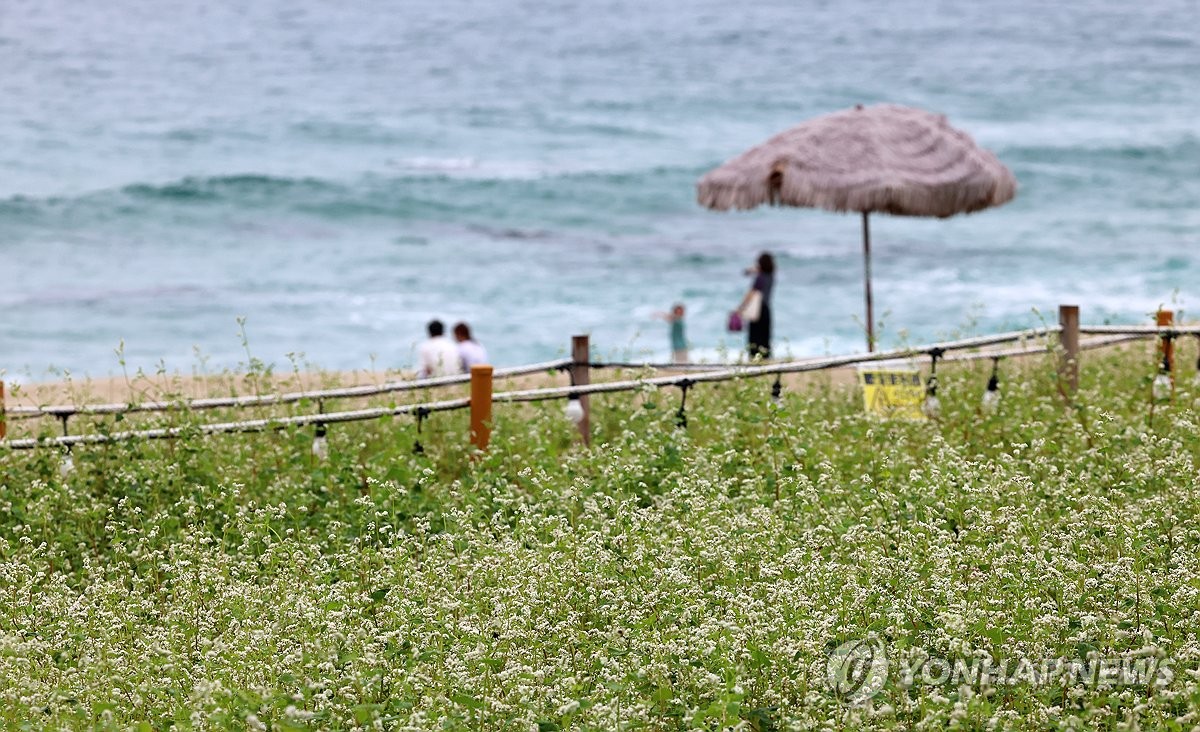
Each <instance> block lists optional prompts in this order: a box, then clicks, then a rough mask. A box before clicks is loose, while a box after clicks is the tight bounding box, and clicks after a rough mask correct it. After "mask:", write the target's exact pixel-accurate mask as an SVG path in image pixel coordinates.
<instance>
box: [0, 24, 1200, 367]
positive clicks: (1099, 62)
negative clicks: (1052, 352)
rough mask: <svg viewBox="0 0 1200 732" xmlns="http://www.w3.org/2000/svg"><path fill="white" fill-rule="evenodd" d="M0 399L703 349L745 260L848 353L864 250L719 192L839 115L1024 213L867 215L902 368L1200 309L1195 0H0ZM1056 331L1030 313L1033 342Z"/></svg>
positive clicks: (794, 324)
mask: <svg viewBox="0 0 1200 732" xmlns="http://www.w3.org/2000/svg"><path fill="white" fill-rule="evenodd" d="M0 99H3V103H2V104H0V141H3V145H2V146H0V273H2V275H3V277H2V280H0V282H2V285H0V369H3V370H5V371H6V372H7V377H8V378H18V379H21V378H25V379H39V378H46V377H47V376H50V375H53V374H57V373H61V371H63V370H66V371H69V372H71V373H73V374H76V375H82V374H90V375H93V376H103V375H106V374H110V373H119V372H120V369H121V367H120V365H119V363H118V357H117V355H116V350H117V349H118V348H119V347H120V346H121V344H122V343H123V344H124V345H123V352H124V357H125V360H126V362H127V364H128V367H129V368H130V369H137V368H143V369H146V370H154V369H155V368H158V367H159V366H160V365H161V366H165V367H166V368H168V369H171V370H180V371H183V372H185V373H186V372H189V371H191V370H192V369H194V368H200V367H201V365H203V366H204V367H205V368H209V369H216V368H222V367H236V366H237V365H238V364H239V363H243V362H245V361H246V359H247V354H246V351H245V350H244V349H243V345H242V341H241V340H240V338H239V336H238V330H239V326H238V319H239V317H244V318H245V319H246V326H245V327H246V332H247V335H248V339H249V349H250V351H251V352H252V353H253V355H254V356H255V357H257V358H260V359H262V360H265V361H268V362H273V363H275V364H276V365H277V367H280V368H288V356H287V354H289V353H291V354H302V355H297V356H294V358H296V359H297V360H298V361H299V362H300V363H302V364H314V365H317V366H321V367H325V368H369V367H372V366H374V367H377V368H382V367H400V366H404V365H407V364H409V363H411V362H412V360H413V347H414V344H415V343H416V342H417V341H418V340H419V339H420V337H421V335H422V331H423V326H424V323H425V322H426V321H427V320H429V319H430V318H433V317H441V318H444V319H446V320H447V321H450V322H453V321H455V320H458V319H465V320H467V321H468V322H470V323H471V324H472V325H473V326H474V328H475V330H476V332H477V334H478V336H479V338H480V339H481V340H482V341H483V342H484V344H485V345H486V346H487V347H488V348H489V349H490V350H491V352H492V356H493V360H494V361H495V362H496V363H498V364H504V365H508V364H516V363H522V362H529V361H534V360H540V359H545V358H552V357H556V356H559V355H561V354H562V353H563V352H564V350H565V348H566V346H567V344H568V340H569V337H570V335H571V334H573V333H580V332H590V333H591V334H592V338H593V342H594V343H595V344H596V346H597V347H598V348H599V351H600V352H601V354H603V355H618V356H622V357H626V356H629V357H650V358H658V357H664V356H665V355H666V351H667V346H668V342H667V326H666V325H665V324H664V323H661V322H658V321H655V320H653V319H652V317H651V316H652V314H653V313H654V312H655V311H658V310H664V309H666V308H667V307H668V306H670V305H671V304H672V303H673V302H675V301H682V302H684V303H685V304H686V305H687V307H688V321H687V327H688V336H689V338H690V340H691V341H692V342H693V343H694V344H695V346H696V350H697V352H698V353H699V354H700V355H702V356H707V357H715V356H716V355H717V353H718V349H720V348H721V346H722V343H727V344H730V345H732V346H733V347H735V348H736V347H739V346H740V341H738V340H731V339H730V338H729V337H728V336H727V334H725V333H724V332H723V326H724V321H725V313H726V312H727V311H728V310H729V309H730V308H731V307H732V306H733V305H734V304H735V302H736V301H737V299H738V298H739V296H740V294H741V292H742V289H743V288H744V287H745V285H746V282H745V279H744V278H743V277H742V276H741V274H740V272H741V270H742V269H743V268H744V267H745V266H747V265H748V264H749V263H750V262H751V260H752V258H753V257H754V256H755V255H756V254H757V253H758V252H759V251H761V250H764V249H766V250H770V251H772V252H775V253H776V254H777V256H778V258H779V276H778V283H777V286H776V294H775V327H776V346H777V349H778V350H779V351H780V352H790V353H792V354H794V355H812V354H821V353H826V352H845V351H850V350H857V349H859V348H861V344H862V335H861V323H860V322H858V320H859V319H860V318H861V317H862V316H861V312H862V284H861V277H862V260H861V244H860V238H859V236H860V230H859V220H858V219H857V218H856V217H854V216H844V215H837V214H832V213H827V212H821V211H811V210H795V209H781V210H761V211H755V212H749V213H727V214H719V213H712V212H708V211H704V210H701V209H700V208H699V207H698V206H697V205H696V204H695V202H694V184H695V181H696V179H697V178H698V177H699V176H700V175H702V174H703V173H704V172H705V171H706V170H708V169H709V168H711V167H712V166H714V165H717V164H719V163H720V162H722V161H723V160H725V159H726V158H728V157H731V156H732V155H734V154H736V153H738V152H740V151H741V150H743V149H744V148H746V147H748V146H750V145H752V144H755V143H757V142H759V141H761V140H762V139H765V138H766V137H768V136H769V135H771V134H773V133H775V132H777V131H779V130H781V129H784V128H786V127H788V126H791V125H793V124H796V123H798V122H800V121H803V120H805V119H807V118H809V117H812V116H815V115H819V114H824V113H827V112H832V111H836V110H839V109H842V108H845V107H848V106H851V105H854V104H856V103H865V104H871V103H876V102H881V101H889V102H896V103H901V104H909V105H914V106H919V107H925V108H929V109H933V110H936V111H939V112H942V113H944V114H946V115H947V116H948V117H949V118H950V121H951V123H952V124H955V125H957V126H960V127H962V128H964V129H966V130H968V131H969V132H971V133H972V134H973V135H974V136H975V137H976V139H977V140H978V141H979V142H981V143H982V144H983V145H985V146H986V147H989V148H991V149H992V150H994V151H995V152H996V153H997V154H998V156H999V157H1000V159H1001V160H1002V161H1003V162H1005V163H1006V164H1007V165H1008V166H1009V167H1011V168H1012V170H1013V171H1014V173H1015V174H1016V176H1017V179H1018V181H1019V184H1020V190H1019V192H1018V196H1017V198H1016V200H1015V201H1013V202H1012V203H1010V204H1009V205H1007V206H1005V207H1003V208H1000V209H997V210H994V211H989V212H984V213H980V214H975V215H972V216H967V217H958V218H954V219H950V220H945V221H938V220H922V219H912V220H908V219H896V218H889V217H883V216H880V217H876V218H875V219H874V221H873V245H874V250H875V254H876V257H875V262H874V264H875V297H876V307H877V312H878V313H879V314H880V317H881V318H882V319H883V320H884V324H885V325H884V333H883V341H884V343H885V345H886V344H895V343H899V342H916V341H922V340H925V339H930V338H935V337H939V336H943V335H949V334H953V333H957V332H965V331H971V332H986V331H991V330H995V329H1000V328H1007V327H1012V326H1027V325H1036V324H1038V323H1040V322H1041V318H1043V317H1044V318H1045V319H1047V320H1050V321H1054V320H1055V319H1056V307H1057V305H1058V304H1059V303H1063V302H1074V303H1077V304H1079V305H1080V306H1081V307H1082V313H1083V318H1084V320H1085V321H1086V322H1101V321H1109V322H1138V323H1141V322H1149V321H1148V313H1150V312H1151V311H1153V310H1154V309H1155V308H1156V307H1157V306H1159V305H1160V304H1166V305H1168V306H1172V307H1175V308H1176V309H1177V310H1184V311H1186V310H1187V309H1189V307H1190V306H1191V303H1192V302H1193V300H1194V299H1195V297H1196V294H1197V291H1198V288H1200V250H1198V248H1197V245H1198V244H1200V8H1198V7H1197V5H1196V3H1195V0H1148V1H1147V2H1143V3H1130V2H1127V1H1126V0H1096V1H1093V2H1065V3H1044V2H1034V1H1033V0H1014V1H1013V2H1009V3H963V2H948V1H942V2H928V1H924V0H922V1H920V2H918V1H917V0H887V1H886V2H885V1H883V0H867V1H860V2H820V1H813V2H794V1H789V2H782V1H775V2H755V3H741V4H730V3H727V2H717V1H716V0H695V1H694V2H662V3H643V2H632V1H631V0H589V1H588V2H583V1H582V0H562V1H559V2H549V3H534V2H528V1H527V0H494V1H493V2H488V3H482V2H463V1H462V0H438V1H437V2H431V1H428V0H408V1H406V2H374V3H354V2H340V3H337V2H328V1H324V0H322V1H318V0H286V1H285V0H256V1H255V2H253V3H247V2H241V1H240V0H206V2H202V3H189V2H180V1H179V0H165V1H164V2H153V3H151V2H145V1H144V0H110V1H109V2H106V3H97V2H35V1H33V0H3V2H0ZM1039 313H1040V315H1039Z"/></svg>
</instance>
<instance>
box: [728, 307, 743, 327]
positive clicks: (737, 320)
mask: <svg viewBox="0 0 1200 732" xmlns="http://www.w3.org/2000/svg"><path fill="white" fill-rule="evenodd" d="M741 329H742V315H741V313H739V312H738V311H736V310H734V311H733V312H732V313H730V314H729V332H730V333H737V332H739V331H741Z"/></svg>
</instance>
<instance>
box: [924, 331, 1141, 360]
mask: <svg viewBox="0 0 1200 732" xmlns="http://www.w3.org/2000/svg"><path fill="white" fill-rule="evenodd" d="M1143 338H1144V336H1140V335H1120V336H1109V337H1107V338H1092V339H1090V340H1086V341H1082V342H1080V344H1079V350H1081V351H1090V350H1092V349H1096V348H1104V347H1106V346H1112V345H1116V344H1118V343H1129V342H1131V341H1140V340H1142V339H1143ZM1050 352H1051V348H1050V345H1049V344H1047V345H1046V346H1045V347H1043V348H1035V349H1030V348H1009V349H1005V350H1002V351H980V352H979V353H959V354H956V355H953V356H944V357H942V361H954V362H964V361H986V360H988V359H992V358H1008V357H1010V356H1038V355H1046V354H1047V353H1050Z"/></svg>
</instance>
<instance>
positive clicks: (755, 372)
mask: <svg viewBox="0 0 1200 732" xmlns="http://www.w3.org/2000/svg"><path fill="white" fill-rule="evenodd" d="M1053 332H1055V329H1051V328H1043V329H1036V330H1030V331H1014V332H1011V333H1002V334H997V335H993V336H980V337H977V338H969V339H963V340H960V341H949V342H945V343H938V344H933V345H927V346H920V347H916V348H905V349H896V350H892V351H884V352H880V353H859V354H851V355H847V356H832V357H825V358H815V359H805V360H803V361H789V362H786V363H776V364H763V365H758V366H753V365H746V366H736V367H733V368H727V369H724V370H721V371H713V372H708V373H701V374H695V375H694V376H660V377H655V378H649V379H634V380H625V381H609V382H601V383H598V384H588V385H586V386H566V387H550V388H543V389H525V390H517V391H508V392H498V393H495V394H493V395H492V401H493V402H494V403H513V402H537V401H546V400H550V399H561V398H563V397H568V396H573V395H577V396H582V395H585V394H604V393H613V392H621V391H635V390H640V389H644V388H647V387H662V386H682V385H683V384H684V383H686V384H687V385H688V386H691V385H692V384H698V383H706V382H717V381H729V380H732V379H740V378H752V377H755V376H766V375H771V374H785V373H803V372H808V371H821V370H825V369H830V368H837V367H840V366H851V365H855V364H859V363H871V362H875V361H887V360H893V359H897V358H906V357H909V358H911V357H913V356H915V355H920V354H923V353H929V352H930V351H933V350H935V349H941V350H952V349H964V348H977V347H980V346H986V345H993V344H997V343H1005V342H1010V341H1014V340H1022V339H1025V338H1029V337H1040V336H1044V335H1048V334H1049V333H1053ZM1098 340H1099V339H1098ZM1123 340H1130V339H1129V338H1126V339H1123ZM1111 342H1115V339H1113V340H1110V341H1108V342H1107V343H1096V344H1094V345H1093V344H1090V343H1089V345H1090V346H1091V347H1099V346H1101V345H1108V344H1109V343H1111ZM1081 347H1082V346H1081ZM1048 352H1049V351H1048V348H1045V349H1010V350H1009V351H1008V352H985V353H981V354H970V357H964V356H959V357H957V358H956V359H955V360H973V359H974V358H994V357H996V356H997V355H998V354H1004V355H1014V356H1020V355H1036V354H1045V353H1048ZM555 363H556V366H557V365H569V364H570V363H571V362H570V361H565V362H555ZM537 366H539V367H541V366H543V365H542V364H537ZM523 368H530V367H523ZM514 370H515V369H510V370H507V371H508V372H509V374H511V372H512V371H514ZM447 378H454V377H447ZM409 383H413V382H409ZM416 383H420V382H416ZM351 388H359V387H351ZM373 388H380V387H373ZM470 405H471V400H470V399H469V398H461V399H450V400H443V401H438V402H429V403H425V404H403V405H398V406H395V407H376V408H372V409H359V410H353V411H344V412H329V413H322V414H304V415H296V416H292V417H277V418H267V419H253V420H242V421H237V422H220V423H214V424H204V425H196V426H179V427H162V428H157V429H148V430H130V431H125V432H114V433H109V434H96V433H93V434H85V435H64V436H61V437H53V438H45V439H42V438H23V439H18V440H7V441H3V442H0V447H8V448H11V449H13V450H28V449H34V448H37V447H71V446H72V445H78V444H99V443H108V442H116V441H120V440H129V439H139V438H140V439H149V440H154V439H169V438H174V437H178V436H180V435H181V434H184V433H185V432H187V431H189V430H198V431H199V432H200V433H202V434H218V433H233V432H263V431H266V430H277V429H284V428H286V427H291V426H305V425H312V424H334V423H339V422H358V421H365V420H374V419H379V418H381V417H385V416H395V415H400V414H413V413H416V412H418V411H419V410H425V411H426V412H442V411H452V410H457V409H465V408H467V407H469V406H470Z"/></svg>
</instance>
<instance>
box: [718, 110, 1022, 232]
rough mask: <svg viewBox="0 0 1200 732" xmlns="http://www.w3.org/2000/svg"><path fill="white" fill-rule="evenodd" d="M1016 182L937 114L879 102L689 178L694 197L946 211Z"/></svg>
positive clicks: (978, 204)
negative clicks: (693, 180) (696, 179)
mask: <svg viewBox="0 0 1200 732" xmlns="http://www.w3.org/2000/svg"><path fill="white" fill-rule="evenodd" d="M1016 190H1017V182H1016V179H1015V178H1014V177H1013V175H1012V173H1011V171H1009V170H1008V168H1006V167H1005V166H1004V165H1003V164H1002V163H1001V162H1000V161H999V160H998V159H997V158H996V156H995V155H993V154H992V153H991V152H989V151H987V150H984V149H982V148H980V147H978V146H976V144H975V142H974V140H972V139H971V137H970V135H968V134H966V133H965V132H962V131H961V130H956V129H954V128H953V127H950V126H949V123H948V122H947V121H946V118H945V117H944V116H942V115H934V114H931V113H929V112H924V111H921V110H916V109H911V108H908V107H899V106H895V105H879V106H876V107H870V108H867V109H855V110H849V111H846V112H840V113H835V114H831V115H826V116H824V117H818V118H817V119H814V120H811V121H810V122H807V123H805V124H802V125H800V126H799V127H795V128H792V129H791V130H788V131H786V132H783V133H780V134H778V135H776V136H775V137H773V138H771V139H770V140H768V141H767V142H765V143H763V144H762V145H758V146H756V147H754V148H751V149H750V150H747V151H746V152H745V153H743V154H742V155H739V156H738V157H735V158H733V159H731V160H729V161H728V162H726V163H725V164H724V165H722V166H720V167H719V168H716V169H715V170H713V171H711V172H710V173H708V174H707V175H705V176H704V177H703V178H701V179H700V181H699V182H698V184H697V189H696V198H697V201H698V202H699V203H700V205H702V206H705V207H707V208H712V209H717V210H722V211H724V210H729V209H739V210H745V209H750V208H755V207H757V206H762V205H776V206H798V207H811V208H823V209H827V210H830V211H839V212H847V211H865V212H881V213H889V214H894V215H898V216H931V217H938V218H946V217H948V216H953V215H955V214H959V213H971V212H974V211H980V210H983V209H986V208H990V207H993V206H999V205H1001V204H1004V203H1006V202H1008V201H1010V200H1012V198H1013V197H1014V196H1015V195H1016Z"/></svg>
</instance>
